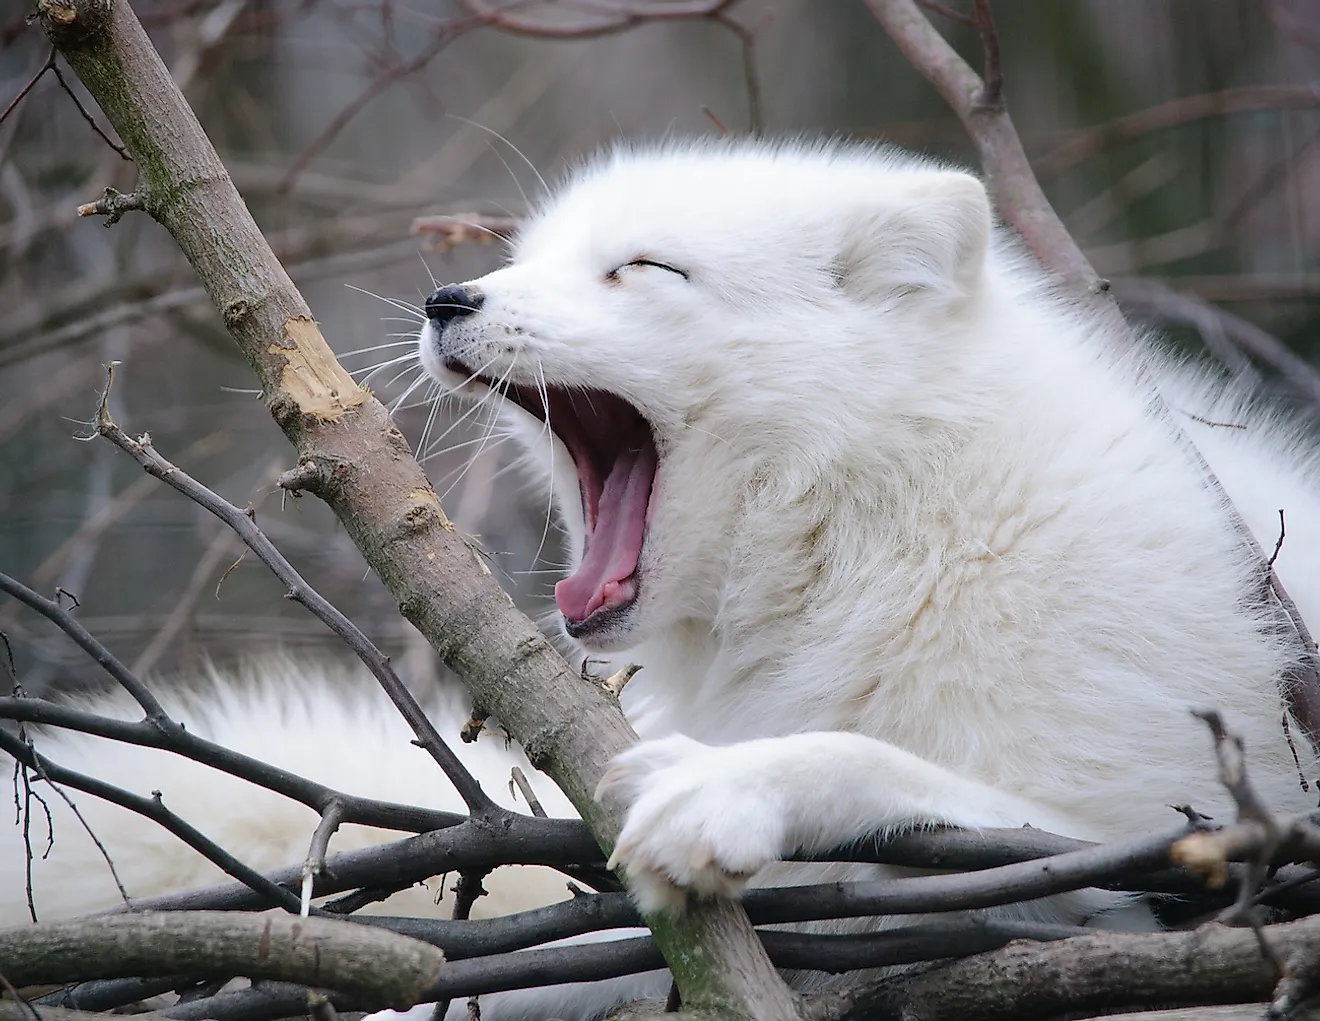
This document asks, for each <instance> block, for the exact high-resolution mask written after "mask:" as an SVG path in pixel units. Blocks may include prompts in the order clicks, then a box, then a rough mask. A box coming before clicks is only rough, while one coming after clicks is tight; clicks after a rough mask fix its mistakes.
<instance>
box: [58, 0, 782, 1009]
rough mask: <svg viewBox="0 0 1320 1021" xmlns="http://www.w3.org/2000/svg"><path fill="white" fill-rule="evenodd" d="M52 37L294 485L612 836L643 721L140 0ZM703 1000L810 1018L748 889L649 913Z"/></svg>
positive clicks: (85, 15)
mask: <svg viewBox="0 0 1320 1021" xmlns="http://www.w3.org/2000/svg"><path fill="white" fill-rule="evenodd" d="M37 14H38V17H39V20H40V21H41V24H42V27H43V29H44V30H45V32H46V34H47V35H48V37H49V38H50V40H51V42H52V43H53V44H54V45H55V46H56V47H57V48H58V49H59V50H60V52H61V53H62V54H63V55H64V57H65V58H66V59H67V60H68V62H69V64H70V65H71V66H72V67H73V68H74V70H75V71H76V72H77V73H78V75H79V77H80V78H81V79H82V81H83V84H84V85H86V86H87V88H88V90H89V91H90V92H91V94H92V95H93V97H95V99H96V100H97V102H98V103H99V104H100V105H101V109H102V110H103V111H104V113H105V115H106V117H107V118H108V119H109V121H110V123H111V124H112V125H113V126H114V127H115V129H116V131H117V132H118V133H119V136H120V138H122V139H123V140H124V142H125V144H126V145H127V146H128V149H129V151H130V152H131V153H132V155H133V158H134V160H135V162H136V165H137V167H138V169H139V179H138V182H137V184H136V186H135V187H134V189H133V190H134V193H135V194H136V195H138V196H140V197H141V199H142V202H143V206H144V208H145V209H146V210H147V212H148V213H150V215H151V216H152V217H153V218H154V219H156V220H157V221H158V222H159V223H160V224H161V225H163V226H164V227H165V228H166V229H167V230H168V231H169V232H170V233H171V234H172V235H173V237H174V239H175V241H176V242H177V243H178V244H179V246H180V248H181V249H182V250H183V252H184V254H185V255H186V256H187V258H188V260H189V262H190V263H191V264H192V266H193V268H194V269H195V270H196V272H197V275H198V277H199V279H200V281H201V283H202V285H203V287H204V288H205V289H206V291H207V294H208V295H209V296H210V298H211V300H212V301H213V302H214V304H215V306H216V308H218V309H220V310H221V312H222V314H223V315H224V320H225V324H226V326H227V327H228V328H229V331H230V333H231V334H232V335H233V337H234V339H235V340H236V341H237V343H238V345H239V347H240V348H241V349H242V351H243V352H244V354H245V355H246V356H247V358H248V360H249V361H250V362H251V364H252V366H253V369H254V371H255V372H256V374H257V376H258V378H259V379H260V381H261V386H262V389H263V393H264V395H265V398H266V400H267V402H268V404H269V406H270V410H271V413H272V415H274V417H275V420H276V422H278V423H279V425H280V426H281V428H282V429H283V430H284V432H285V435H286V436H287V437H288V438H289V440H290V442H291V443H292V444H293V445H294V447H295V449H296V450H297V451H298V456H299V464H298V468H297V469H295V473H294V475H293V476H290V478H289V479H288V487H289V488H291V489H292V488H302V489H307V490H310V491H312V492H314V493H316V495H318V496H320V497H321V498H322V499H323V500H325V501H326V503H327V504H329V506H330V507H331V509H332V510H333V511H334V512H335V513H336V515H337V516H338V517H339V519H340V520H341V521H342V522H343V524H344V527H345V530H346V531H347V533H348V535H349V536H350V537H351V538H352V540H353V541H354V543H355V544H356V545H357V546H358V548H359V549H360V550H361V551H362V553H363V556H364V557H365V558H366V560H367V562H368V563H369V564H370V565H371V566H372V567H373V568H374V570H375V571H376V573H377V575H378V576H379V577H380V578H381V580H382V581H383V582H384V584H385V586H386V588H387V589H389V591H390V592H391V594H392V595H393V596H394V598H395V599H396V600H397V601H398V603H399V607H400V609H401V611H402V612H403V615H404V616H405V617H406V618H407V619H408V620H410V621H411V622H412V623H413V624H414V625H415V626H416V627H417V629H418V630H419V631H420V632H421V633H422V634H423V635H424V636H425V637H426V639H427V640H428V641H429V642H430V643H431V645H432V646H433V647H434V648H435V649H436V651H437V652H438V653H439V654H440V657H441V659H442V660H443V661H444V662H445V663H446V664H447V665H448V666H449V667H451V668H452V669H453V670H454V671H455V672H456V673H457V674H458V675H459V676H460V677H461V678H462V679H463V680H464V681H465V683H466V684H467V685H468V687H469V689H470V690H471V692H472V695H473V699H474V701H475V703H476V706H477V708H478V710H480V711H483V712H486V713H494V714H496V715H498V716H499V717H500V719H501V721H502V722H503V724H504V725H505V727H507V728H508V730H509V732H510V733H511V734H512V735H513V736H514V737H515V738H517V739H518V740H519V742H520V743H521V744H522V746H523V747H524V749H526V751H527V754H528V756H529V757H530V758H531V760H532V763H533V764H534V765H536V766H537V767H538V768H540V769H543V770H545V771H546V772H547V773H549V774H550V776H551V777H552V778H553V779H554V780H555V781H556V783H558V785H559V787H560V788H561V789H562V790H563V791H564V793H565V794H566V795H567V796H568V797H569V799H570V800H571V801H572V802H573V804H574V805H575V806H576V807H577V809H578V810H579V811H580V812H581V813H582V816H583V818H584V819H585V820H586V822H587V824H588V825H589V826H590V827H591V829H592V832H593V833H595V834H596V836H597V839H599V840H600V841H601V842H602V843H603V844H605V845H609V844H611V843H612V841H613V839H614V837H615V835H616V834H617V833H618V830H619V826H620V824H621V816H622V809H621V808H620V807H619V806H618V805H617V804H614V805H610V806H600V805H597V804H596V802H595V801H594V799H593V797H592V793H593V791H594V788H595V785H596V783H597V781H598V780H599V779H600V777H601V775H602V773H603V772H604V769H605V766H606V764H607V763H608V762H609V761H610V760H611V759H613V758H614V756H615V755H617V754H618V753H619V752H621V751H622V750H623V749H624V748H625V747H627V746H628V745H630V744H631V743H632V742H633V741H635V740H636V735H635V734H634V733H633V732H632V729H631V728H630V727H629V726H628V724H627V723H626V721H625V720H624V718H623V715H622V713H621V712H620V711H619V708H618V705H617V704H616V703H615V702H613V701H612V700H610V699H609V698H608V697H607V696H606V695H605V693H604V692H601V691H598V690H596V689H594V688H593V687H591V686H589V685H583V684H582V683H581V682H580V680H579V679H578V678H577V675H576V673H575V672H574V671H573V670H572V669H571V668H569V667H568V665H567V664H566V663H565V662H564V661H563V659H562V658H561V657H560V656H559V655H558V654H557V653H556V652H555V650H554V648H553V646H552V645H551V644H550V643H549V642H548V641H547V640H546V639H545V638H544V636H542V635H541V634H540V633H539V632H538V631H537V630H536V627H535V625H534V624H533V623H532V622H531V621H530V620H528V619H527V617H525V616H524V615H523V614H522V613H520V612H519V611H518V610H517V609H516V608H515V607H514V606H513V603H512V601H511V600H510V599H509V598H508V596H507V595H505V594H504V592H503V591H501V590H500V588H499V585H498V584H497V583H496V581H495V579H494V578H493V577H492V575H491V572H490V570H489V569H488V568H487V567H486V565H485V563H484V562H483V561H482V558H481V556H480V554H479V553H478V552H477V551H475V550H474V549H473V548H472V547H471V546H470V545H469V544H468V543H467V542H466V541H465V540H464V539H463V538H462V537H461V536H460V535H459V534H458V533H457V532H456V531H455V529H454V527H453V526H452V525H451V524H450V523H449V521H448V520H447V519H446V518H445V515H444V513H443V511H442V510H441V509H440V502H439V500H438V499H437V497H436V495H435V493H434V491H433V490H432V489H431V486H430V483H429V482H428V481H427V479H426V476H425V475H424V474H423V473H422V470H421V468H420V467H419V466H418V465H417V463H416V461H414V460H413V458H412V456H411V452H410V451H409V449H408V444H407V442H406V440H405V439H404V437H403V435H402V434H401V433H400V432H399V430H398V429H397V428H395V427H394V425H393V424H392V423H391V422H390V420H389V416H388V414H387V413H386V411H385V409H384V407H382V406H381V404H380V403H379V402H378V401H376V400H375V398H373V397H372V396H371V394H370V393H368V392H367V391H365V390H363V389H361V388H360V387H358V386H357V385H356V384H355V383H354V382H353V379H352V377H351V376H349V375H348V373H346V372H345V371H344V369H343V368H342V367H341V366H340V365H339V364H338V363H337V362H336V361H335V359H334V356H333V354H332V352H331V351H330V348H329V346H328V345H327V344H326V342H325V340H324V338H323V337H322V336H321V332H320V330H319V328H318V327H317V325H316V321H315V319H314V318H313V317H312V314H311V310H310V309H309V308H308V307H307V304H306V302H305V301H304V300H303V298H302V295H301V294H299V293H298V291H297V289H296V288H295V287H294V285H293V283H292V281H290V279H289V277H288V274H287V273H286V272H285V271H284V268H283V267H282V266H281V265H280V264H279V262H278V260H277V259H276V258H275V255H274V253H273V252H272V251H271V250H270V247H269V245H267V243H266V241H265V239H264V237H263V236H262V234H261V231H260V230H259V229H258V228H257V225H256V224H255V223H254V222H253V220H252V217H251V215H250V214H249V213H248V211H247V208H246V207H245V206H244V204H243V201H242V199H241V198H240V197H239V195H238V192H237V190H236V189H235V188H234V185H233V182H232V180H231V179H230V177H229V175H228V173H227V172H226V171H225V168H224V165H223V164H222V163H221V162H220V159H219V157H218V156H217V155H216V153H215V150H214V149H213V148H212V146H211V144H210V141H209V140H208V139H207V137H206V135H205V133H204V132H203V131H202V129H201V126H200V125H199V124H198V123H197V119H196V117H195V116H194V115H193V113H192V111H191V110H190V109H189V108H188V105H187V102H186V101H185V100H184V98H183V96H182V95H181V94H180V93H179V90H178V89H177V87H175V85H174V82H173V80H172V79H171V77H170V75H169V72H168V70H167V69H166V67H165V65H164V64H163V63H162V62H161V60H160V57H159V55H158V54H157V53H156V51H155V49H154V48H153V47H152V45H151V42H150V40H149V39H148V38H147V36H146V33H145V32H144V31H143V29H142V26H141V24H140V23H139V22H138V20H137V18H136V16H135V15H134V13H133V11H132V8H131V7H130V6H129V4H128V3H127V2H125V0H38V3H37ZM648 921H650V922H651V923H652V924H653V929H654V932H655V934H656V939H657V942H658V943H659V944H660V945H661V947H662V948H663V950H664V952H665V957H666V959H667V960H668V961H669V963H670V965H671V967H672V969H673V971H674V975H675V978H676V980H677V981H678V984H679V986H680V988H681V989H682V992H683V1000H684V1003H685V1004H687V1005H688V1006H689V1007H692V1008H705V1009H712V1010H722V1011H724V1012H726V1013H727V1014H729V1015H731V1016H738V1017H749V1016H753V1015H754V1016H757V1017H761V1018H766V1019H770V1018H793V1017H796V1014H797V1008H796V1001H795V1000H794V998H793V996H792V995H791V994H790V993H789V991H788V989H787V987H786V986H785V985H784V984H783V982H782V980H781V979H780V978H779V976H778V975H777V973H776V972H775V970H774V968H773V967H772V966H771V964H770V962H769V960H768V958H767V957H766V956H765V952H764V951H763V950H762V949H761V947H760V945H759V943H758V942H757V941H756V940H755V938H754V934H753V930H752V928H751V923H750V922H749V921H748V920H747V917H746V915H745V914H744V913H743V912H742V909H741V908H739V907H737V905H735V904H732V903H729V902H722V903H713V904H699V905H695V906H694V907H693V909H692V910H690V911H688V912H687V913H686V914H685V915H684V916H683V917H681V918H678V917H658V918H655V919H649V920H648Z"/></svg>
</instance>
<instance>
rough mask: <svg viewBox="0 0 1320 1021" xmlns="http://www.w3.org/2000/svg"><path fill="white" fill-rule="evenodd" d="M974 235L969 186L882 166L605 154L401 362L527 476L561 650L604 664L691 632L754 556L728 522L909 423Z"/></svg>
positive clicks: (971, 286) (976, 253)
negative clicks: (550, 542) (563, 639)
mask: <svg viewBox="0 0 1320 1021" xmlns="http://www.w3.org/2000/svg"><path fill="white" fill-rule="evenodd" d="M991 237H992V218H991V212H990V206H989V202H988V199H987V196H986V192H985V189H984V188H983V186H982V185H981V183H980V182H979V181H978V180H977V179H976V178H975V177H972V176H971V175H969V174H966V173H962V172H959V171H954V170H948V169H944V168H942V167H939V166H936V165H933V164H929V163H925V162H922V161H919V160H917V159H915V158H913V157H910V156H905V155H900V154H897V153H893V152H889V151H886V150H880V149H875V148H862V147H840V146H821V147H818V148H815V149H803V148H801V147H795V146H791V145H778V146H776V145H769V144H764V143H742V144H731V143H709V144H696V145H692V144H689V145H682V146H674V145H671V146H669V147H667V148H664V149H660V150H649V151H625V150H620V151H616V152H613V153H611V154H609V155H607V156H605V157H603V158H600V159H598V160H597V161H596V162H594V163H592V164H590V165H588V166H587V167H586V168H585V169H583V170H582V171H580V172H579V173H577V174H576V175H575V176H574V177H573V178H572V180H571V181H570V182H569V183H568V184H567V185H566V186H565V187H564V188H563V189H562V190H560V191H559V192H558V193H557V194H555V195H553V196H552V197H551V198H550V199H549V201H548V202H546V204H545V205H544V207H543V208H542V209H541V210H540V211H539V212H538V213H537V214H536V215H535V216H534V217H533V218H532V219H531V220H530V221H529V222H528V223H527V224H526V225H525V227H524V228H523V230H522V231H521V233H520V236H519V238H518V240H517V243H516V247H515V249H514V251H513V253H512V256H511V258H510V260H509V262H508V264H507V265H505V266H504V267H503V268H501V269H498V270H496V271H495V272H492V273H490V274H487V275H486V276H483V277H480V278H479V279H476V280H471V281H468V282H467V283H464V284H461V285H452V286H447V287H442V288H439V289H438V290H436V291H435V292H434V293H433V294H432V295H431V296H430V298H429V299H428V301H427V303H426V314H427V317H428V321H427V323H426V324H425V326H424V328H423V329H422V332H421V336H420V338H419V344H420V356H421V360H422V363H423V365H424V367H425V369H426V371H427V372H428V373H429V374H430V375H431V376H432V377H433V378H434V379H435V380H437V381H439V382H440V383H442V384H443V385H444V386H445V388H446V389H447V391H449V392H450V393H453V394H455V395H465V396H468V397H474V398H478V399H479V398H482V397H493V399H497V400H499V401H501V402H502V404H501V406H502V414H503V416H504V417H505V418H506V424H507V425H508V426H509V427H510V429H511V431H512V432H513V433H514V434H515V435H516V436H518V437H519V438H520V442H521V443H522V444H523V445H524V446H525V447H526V448H527V451H528V453H529V454H530V455H531V456H532V459H533V460H534V461H535V463H536V464H537V465H538V467H539V470H540V471H541V472H543V473H544V476H545V479H546V480H547V482H548V484H549V485H550V487H551V490H552V493H553V497H554V501H555V505H556V507H557V508H558V512H559V515H560V517H561V519H562V522H563V524H564V526H565V528H566V530H567V533H568V536H569V553H570V557H571V567H572V570H571V572H570V574H569V575H568V576H567V577H566V578H565V579H564V580H562V581H561V582H559V584H558V585H557V586H556V601H557V603H558V605H559V609H560V611H561V613H562V615H563V620H564V628H565V630H566V631H567V632H568V634H570V635H571V636H573V637H574V638H576V639H577V640H578V641H579V642H580V643H581V644H582V645H583V646H585V647H587V648H589V649H595V650H617V649H623V648H628V647H631V646H634V645H636V644H637V643H638V642H640V641H643V640H645V639H646V638H647V637H649V636H650V635H652V634H654V633H656V632H657V631H658V630H660V629H663V628H665V627H668V626H672V625H674V624H675V623H677V622H679V621H682V620H684V619H691V618H697V619H702V618H707V619H709V618H710V617H711V616H712V615H713V614H714V613H715V612H716V609H717V607H718V605H719V604H720V602H721V600H723V599H726V598H728V594H727V592H725V591H724V590H723V588H722V583H723V579H724V577H725V576H726V575H727V573H728V571H729V570H730V566H731V564H732V563H733V561H735V560H737V559H738V558H744V557H756V556H757V555H758V552H757V550H756V549H755V547H754V546H748V545H747V544H746V543H745V542H743V540H742V537H743V535H744V533H745V532H746V531H747V529H748V521H749V516H751V515H765V514H770V515H773V514H775V513H777V508H779V509H782V508H787V507H791V505H792V504H793V502H794V501H795V500H799V499H801V498H802V497H803V495H804V494H806V493H809V492H810V491H812V489H813V487H819V486H820V485H822V483H823V480H825V479H827V478H828V479H829V480H831V484H834V485H837V484H840V483H842V484H846V482H847V476H848V471H849V468H848V464H849V461H850V459H852V458H854V457H856V456H857V455H858V454H859V452H862V451H865V452H866V455H867V456H883V455H884V453H885V451H886V450H893V451H898V450H899V448H900V447H902V445H903V444H904V443H905V442H907V440H908V438H909V437H910V435H911V434H912V432H913V430H914V429H915V430H918V431H920V430H921V429H923V428H925V425H926V423H927V422H928V421H929V420H930V419H931V414H932V412H931V409H932V408H937V409H938V405H939V401H940V396H939V394H940V388H941V382H940V381H941V379H942V378H943V377H944V376H945V375H946V374H947V373H949V372H956V371H958V366H959V364H960V362H961V360H962V359H963V357H964V354H965V352H963V351H962V350H961V348H962V347H964V346H965V345H964V344H962V342H961V340H960V332H959V330H958V329H957V323H958V321H959V318H960V317H961V316H963V315H965V314H967V313H966V309H967V308H968V307H969V306H970V305H972V304H974V303H975V302H976V301H977V299H978V295H979V294H980V292H981V290H982V284H983V278H984V277H985V274H986V266H987V250H988V247H989V245H990V241H991ZM492 391H494V394H492ZM951 413H953V414H957V413H958V410H957V409H951ZM934 414H935V417H938V415H939V411H938V410H936V412H935V413H934Z"/></svg>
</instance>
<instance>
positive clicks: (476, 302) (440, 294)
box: [426, 284, 484, 330]
mask: <svg viewBox="0 0 1320 1021" xmlns="http://www.w3.org/2000/svg"><path fill="white" fill-rule="evenodd" d="M483 298H484V295H482V294H481V292H480V291H473V290H468V288H466V287H459V286H458V285H457V284H450V285H448V286H447V287H441V288H440V289H439V290H437V291H435V292H434V293H433V294H432V295H431V296H430V297H429V298H427V299H426V318H427V319H429V320H431V322H433V323H434V324H435V326H436V328H437V329H440V330H443V329H444V328H445V327H446V326H448V325H449V324H450V322H452V321H453V320H455V319H457V318H458V317H459V316H470V315H471V314H472V313H473V312H475V311H477V309H479V308H481V302H482V299H483Z"/></svg>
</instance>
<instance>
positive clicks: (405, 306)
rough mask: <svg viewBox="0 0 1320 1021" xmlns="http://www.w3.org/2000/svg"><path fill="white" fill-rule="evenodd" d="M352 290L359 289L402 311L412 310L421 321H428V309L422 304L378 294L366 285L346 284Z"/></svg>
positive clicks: (358, 290) (361, 292) (360, 291)
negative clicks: (369, 289)
mask: <svg viewBox="0 0 1320 1021" xmlns="http://www.w3.org/2000/svg"><path fill="white" fill-rule="evenodd" d="M344 286H345V287H347V288H348V289H349V290H350V291H357V292H358V293H359V294H365V295H366V296H367V297H369V298H375V299H376V300H377V301H383V302H385V304H387V305H393V306H394V307H395V308H397V309H398V310H399V311H400V312H411V313H412V314H413V315H415V316H416V317H417V319H418V321H419V322H423V323H424V322H426V310H425V309H424V308H422V307H421V306H420V305H414V304H413V303H412V302H410V301H404V300H402V299H401V298H387V297H386V296H385V295H383V294H377V293H376V292H375V291H368V290H367V289H366V288H365V287H358V286H357V285H356V284H345V285H344Z"/></svg>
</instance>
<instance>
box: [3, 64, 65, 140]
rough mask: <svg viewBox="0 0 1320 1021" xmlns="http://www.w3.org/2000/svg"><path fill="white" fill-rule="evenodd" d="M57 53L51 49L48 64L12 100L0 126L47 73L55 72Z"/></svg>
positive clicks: (43, 65) (6, 108)
mask: <svg viewBox="0 0 1320 1021" xmlns="http://www.w3.org/2000/svg"><path fill="white" fill-rule="evenodd" d="M56 52H57V51H56V49H55V47H54V46H52V47H51V48H50V56H49V57H47V58H46V62H45V63H44V64H42V65H41V67H40V68H39V69H38V71H37V73H36V74H34V75H33V76H32V77H31V78H30V79H29V80H28V83H27V84H26V85H24V86H23V87H22V88H21V89H19V90H18V95H16V96H15V97H14V98H13V99H12V100H10V102H9V105H8V106H6V107H5V109H4V113H0V124H3V123H4V122H5V119H6V118H7V117H8V116H9V115H10V114H11V113H13V112H14V111H15V110H16V109H17V108H18V104H19V103H21V102H23V100H24V98H25V97H26V96H27V94H28V93H29V92H31V91H32V90H33V89H35V88H36V87H37V83H38V82H39V81H41V79H42V78H44V77H45V75H46V72H47V71H51V70H54V68H55V54H56Z"/></svg>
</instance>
